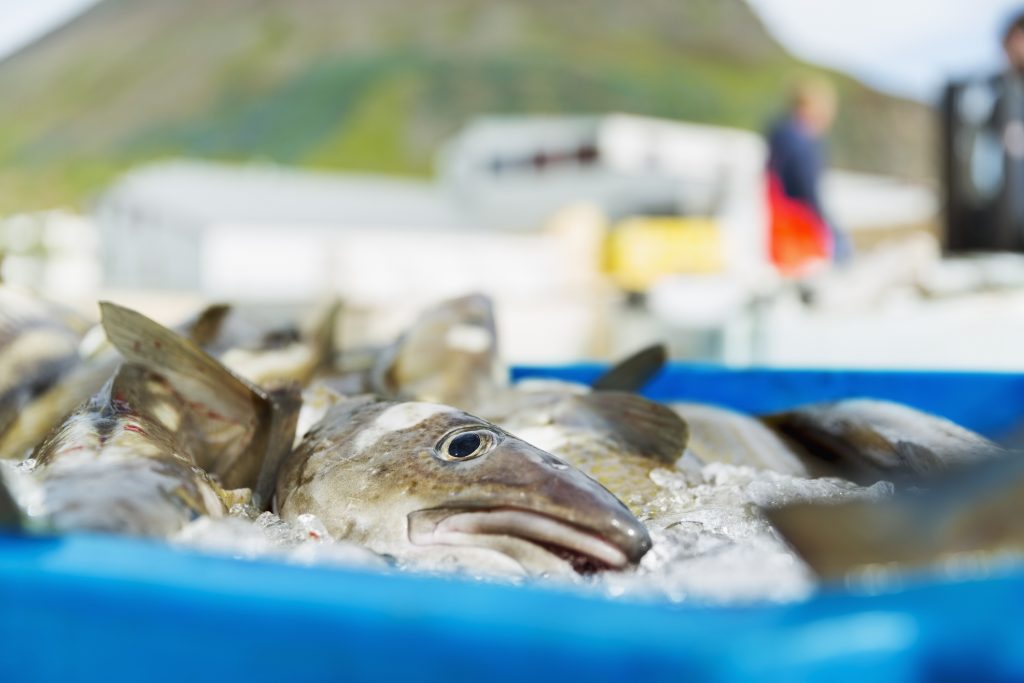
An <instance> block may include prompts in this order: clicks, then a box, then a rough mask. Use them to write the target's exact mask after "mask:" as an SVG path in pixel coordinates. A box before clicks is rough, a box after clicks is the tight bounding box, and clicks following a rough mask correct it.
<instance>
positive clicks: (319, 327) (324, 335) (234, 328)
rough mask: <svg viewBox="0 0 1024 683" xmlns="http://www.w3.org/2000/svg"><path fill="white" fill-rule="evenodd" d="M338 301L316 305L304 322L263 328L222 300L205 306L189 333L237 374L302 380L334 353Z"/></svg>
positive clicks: (274, 381)
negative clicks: (219, 302) (318, 308)
mask: <svg viewBox="0 0 1024 683" xmlns="http://www.w3.org/2000/svg"><path fill="white" fill-rule="evenodd" d="M340 310H341V305H340V304H339V303H338V302H331V303H330V304H328V305H325V306H323V307H322V308H321V310H319V311H316V312H315V314H314V315H313V316H312V319H311V320H310V322H309V324H308V325H306V326H305V327H304V328H300V327H299V326H296V325H283V326H276V327H272V328H269V329H267V328H264V327H261V326H260V325H257V324H256V323H254V322H253V321H251V320H248V319H246V317H245V316H244V315H242V314H241V313H238V312H236V311H233V310H231V309H230V308H229V307H227V306H224V305H214V306H210V307H209V308H208V309H206V310H205V311H204V312H203V313H202V314H201V315H200V316H199V317H198V319H197V320H196V321H195V323H194V324H193V325H192V327H191V330H190V335H189V336H190V337H191V338H192V339H193V341H195V342H196V343H197V344H199V345H200V346H201V347H203V349H204V350H206V351H207V352H208V353H209V354H210V355H212V356H214V357H215V358H217V360H219V361H220V362H221V363H223V364H224V365H225V366H226V367H227V368H228V369H229V370H231V371H232V372H234V373H235V374H236V375H238V376H239V377H242V378H243V379H246V380H248V381H249V382H252V383H253V384H256V385H258V386H261V387H264V388H268V389H272V388H274V387H276V386H281V385H282V384H286V383H289V382H294V383H297V384H300V385H306V384H308V383H309V382H310V381H311V380H312V379H313V377H314V376H315V375H316V374H317V373H319V372H321V371H324V370H327V369H328V368H329V367H330V366H331V364H332V362H333V356H334V345H335V330H336V326H337V323H338V316H339V313H340Z"/></svg>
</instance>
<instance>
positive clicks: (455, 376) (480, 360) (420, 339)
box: [328, 294, 508, 408]
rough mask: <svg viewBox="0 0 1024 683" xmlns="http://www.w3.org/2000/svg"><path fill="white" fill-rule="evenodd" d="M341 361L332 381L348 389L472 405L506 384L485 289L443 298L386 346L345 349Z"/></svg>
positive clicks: (343, 390)
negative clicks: (339, 374) (447, 299)
mask: <svg viewBox="0 0 1024 683" xmlns="http://www.w3.org/2000/svg"><path fill="white" fill-rule="evenodd" d="M339 363H340V365H341V366H342V372H343V374H342V375H341V376H340V377H335V378H333V379H332V380H330V381H329V382H328V384H329V386H330V387H331V388H332V389H334V390H336V391H338V392H339V393H342V394H346V395H355V394H361V393H373V394H377V395H378V396H383V397H386V398H391V399H395V400H403V401H408V400H419V401H429V402H438V403H443V404H445V405H453V406H459V407H462V408H469V407H470V406H473V405H475V404H476V403H477V402H478V401H480V400H481V399H482V398H484V397H486V396H488V395H490V394H491V393H492V392H494V391H495V390H496V389H498V388H500V387H504V386H507V384H508V371H507V369H505V368H504V367H503V366H502V365H501V363H500V361H499V359H498V350H497V333H496V330H495V326H494V312H493V307H492V304H491V300H490V299H489V298H487V297H486V296H483V295H481V294H473V295H470V296H464V297H460V298H457V299H451V300H449V301H444V302H442V303H440V304H438V305H437V306H434V307H432V308H430V309H428V310H426V311H424V312H423V313H422V314H421V315H420V316H419V317H418V318H417V319H416V321H415V322H414V323H413V324H412V325H411V326H410V327H409V328H408V329H407V330H406V331H405V332H403V333H402V334H401V335H400V336H399V337H398V338H397V339H396V340H395V341H394V342H392V343H391V344H389V345H388V346H385V347H383V348H380V349H367V350H363V351H349V352H345V353H343V354H341V358H340V359H339Z"/></svg>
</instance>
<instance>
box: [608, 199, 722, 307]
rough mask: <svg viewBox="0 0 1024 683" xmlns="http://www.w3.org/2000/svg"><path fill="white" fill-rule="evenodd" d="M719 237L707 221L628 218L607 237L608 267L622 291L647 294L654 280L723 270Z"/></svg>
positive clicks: (720, 239) (714, 227) (713, 225)
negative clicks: (668, 276)
mask: <svg viewBox="0 0 1024 683" xmlns="http://www.w3.org/2000/svg"><path fill="white" fill-rule="evenodd" d="M722 252H723V249H722V236H721V231H720V230H719V229H718V226H717V224H716V223H715V222H714V221H713V220H711V219H708V218H681V217H678V216H673V217H658V218H629V219H627V220H624V221H622V222H621V223H619V224H618V225H616V226H614V227H613V228H612V231H611V233H610V234H609V236H608V245H607V258H608V262H607V267H608V273H609V274H610V275H611V277H612V279H613V280H615V282H616V283H617V284H618V285H619V286H620V287H622V288H623V289H625V290H628V291H631V292H643V291H646V290H647V288H648V287H650V285H651V284H653V283H654V281H655V280H657V279H659V278H661V277H664V276H665V275H673V274H676V273H693V274H706V273H714V272H718V271H720V270H722V266H723V260H724V259H723V255H722Z"/></svg>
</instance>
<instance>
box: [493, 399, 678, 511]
mask: <svg viewBox="0 0 1024 683" xmlns="http://www.w3.org/2000/svg"><path fill="white" fill-rule="evenodd" d="M477 412H478V413H479V414H480V415H481V416H482V417H484V418H485V419H487V420H490V421H492V422H494V423H495V424H498V425H500V426H501V428H502V429H505V430H507V431H509V432H511V433H512V434H515V435H516V436H518V437H519V438H521V439H523V440H524V441H527V442H529V443H531V444H533V445H535V446H537V447H539V448H541V449H543V450H545V451H548V452H550V453H553V454H554V455H557V456H558V457H560V458H562V459H564V460H565V461H566V462H568V463H569V464H570V465H572V466H574V467H577V468H579V469H580V470H582V471H583V472H584V473H586V474H587V475H589V476H591V477H593V478H594V479H596V480H597V481H599V482H600V483H601V484H602V485H604V486H606V487H607V488H608V490H610V491H611V492H612V493H614V494H615V495H616V496H618V498H619V499H620V500H622V501H623V502H625V503H626V504H627V505H628V506H629V507H630V509H631V510H632V511H633V512H634V513H636V514H640V513H641V511H642V510H643V506H644V505H645V504H647V503H649V502H650V501H651V500H652V499H653V498H654V496H656V495H657V494H658V492H659V491H660V488H659V487H658V485H657V484H656V483H655V482H654V481H653V480H652V479H651V476H650V475H651V471H652V470H654V469H655V468H658V467H661V468H674V467H676V465H677V463H679V461H680V460H681V459H682V458H683V456H684V454H685V452H686V448H687V440H688V436H689V430H688V427H687V424H686V422H685V421H683V419H682V418H680V417H679V416H678V415H677V414H676V413H674V412H673V411H672V410H671V409H670V408H668V407H667V406H664V405H662V404H660V403H655V402H654V401H650V400H648V399H646V398H643V397H642V396H639V395H637V394H631V393H625V392H618V391H590V390H589V389H587V388H586V387H583V386H579V385H576V386H574V385H570V384H567V383H563V382H548V381H540V382H537V381H526V382H520V383H519V384H518V385H516V386H515V387H513V388H511V389H508V390H505V391H503V392H500V393H499V394H497V395H495V396H494V397H493V398H492V399H491V400H490V401H489V402H485V403H484V404H482V405H481V406H479V408H478V410H477Z"/></svg>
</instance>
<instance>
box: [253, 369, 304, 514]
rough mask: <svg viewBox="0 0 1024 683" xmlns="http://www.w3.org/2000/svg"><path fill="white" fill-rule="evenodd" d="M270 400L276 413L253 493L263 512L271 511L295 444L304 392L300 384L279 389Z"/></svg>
mask: <svg viewBox="0 0 1024 683" xmlns="http://www.w3.org/2000/svg"><path fill="white" fill-rule="evenodd" d="M270 401H271V404H272V405H273V410H272V411H271V414H272V417H271V422H270V425H268V436H267V446H266V455H265V456H264V457H263V462H262V464H261V467H260V473H259V476H258V478H257V483H256V487H255V489H254V491H253V503H254V504H255V505H256V506H257V507H258V508H260V509H261V510H267V509H269V506H270V499H271V496H273V494H274V488H275V487H276V486H277V473H278V471H279V470H280V469H281V463H282V462H284V459H285V457H287V456H288V454H289V453H291V450H292V446H293V444H294V443H295V434H296V430H297V429H298V424H299V413H300V410H301V409H302V391H301V389H300V388H299V387H298V385H296V384H286V385H283V386H279V387H276V388H275V389H274V390H273V391H271V392H270Z"/></svg>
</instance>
